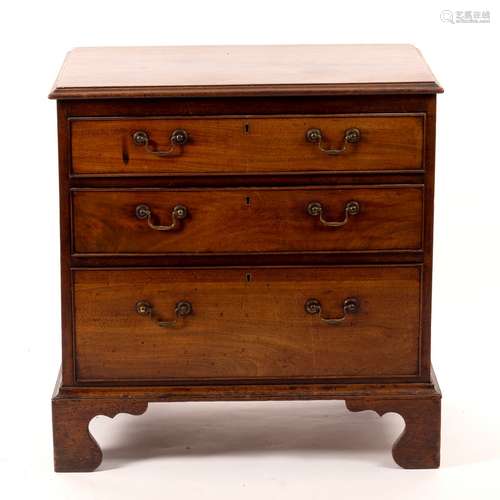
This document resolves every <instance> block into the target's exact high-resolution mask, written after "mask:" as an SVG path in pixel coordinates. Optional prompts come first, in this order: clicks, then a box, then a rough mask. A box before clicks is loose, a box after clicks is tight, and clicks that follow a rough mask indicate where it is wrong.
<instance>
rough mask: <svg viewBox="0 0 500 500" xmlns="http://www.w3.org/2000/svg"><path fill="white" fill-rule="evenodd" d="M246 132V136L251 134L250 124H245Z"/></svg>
mask: <svg viewBox="0 0 500 500" xmlns="http://www.w3.org/2000/svg"><path fill="white" fill-rule="evenodd" d="M244 130H245V134H246V135H248V134H249V133H250V124H249V123H248V122H247V123H245V127H244Z"/></svg>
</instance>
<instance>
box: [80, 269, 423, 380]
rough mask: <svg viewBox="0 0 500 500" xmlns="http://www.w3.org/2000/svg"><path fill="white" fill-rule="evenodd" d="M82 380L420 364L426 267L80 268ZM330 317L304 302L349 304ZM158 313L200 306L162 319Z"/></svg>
mask: <svg viewBox="0 0 500 500" xmlns="http://www.w3.org/2000/svg"><path fill="white" fill-rule="evenodd" d="M74 283H75V325H76V356H77V366H78V374H77V377H78V380H80V381H87V382H90V381H92V380H135V381H144V380H158V379H163V380H167V379H190V378H203V379H211V378H215V379H216V378H222V379H245V378H249V379H252V378H259V379H262V378H266V377H267V378H280V377H286V378H294V377H302V378H304V377H336V376H337V377H339V376H344V377H346V376H350V377H353V376H355V377H359V376H370V377H384V376H394V375H399V376H403V375H407V376H408V375H416V374H418V359H419V354H418V346H419V334H420V270H419V268H418V267H387V268H384V267H338V268H330V269H329V268H308V269H300V268H289V269H249V270H246V271H243V270H231V269H219V270H215V269H214V270H174V269H172V270H146V269H145V270H134V271H133V270H115V271H114V270H102V271H101V270H93V271H91V270H89V271H83V270H81V271H75V273H74ZM347 297H357V298H358V299H359V301H360V303H361V306H360V311H359V312H358V313H356V314H352V315H350V316H348V317H347V319H346V320H345V322H344V323H342V324H340V325H335V326H330V325H326V324H324V323H322V322H321V320H320V319H319V317H318V316H312V315H309V314H307V313H306V312H305V310H304V305H305V302H306V300H307V299H308V298H317V299H319V300H320V301H321V303H322V304H323V312H324V315H325V316H330V317H338V316H342V304H343V301H344V299H345V298H347ZM141 300H147V301H148V302H150V303H151V304H152V305H153V307H154V310H155V314H154V317H153V319H164V320H170V319H174V318H175V315H174V308H175V304H176V303H177V302H178V301H180V300H188V301H190V302H191V303H192V306H193V314H192V316H188V317H186V318H185V319H184V320H183V321H180V323H179V324H178V325H177V326H176V327H175V328H161V327H159V326H158V325H157V324H156V322H155V321H153V320H152V319H151V318H148V317H144V316H140V315H138V314H137V313H136V311H135V304H136V302H138V301H141Z"/></svg>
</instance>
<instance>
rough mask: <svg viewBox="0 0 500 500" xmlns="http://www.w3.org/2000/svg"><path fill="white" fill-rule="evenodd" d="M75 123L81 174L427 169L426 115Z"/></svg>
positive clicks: (75, 168) (75, 162) (76, 169)
mask: <svg viewBox="0 0 500 500" xmlns="http://www.w3.org/2000/svg"><path fill="white" fill-rule="evenodd" d="M70 123H71V149H72V172H73V174H75V175H96V174H97V175H98V174H108V175H113V174H114V175H144V174H162V175H163V174H174V175H182V174H203V173H206V174H230V173H235V174H242V173H271V172H274V173H276V172H284V173H286V172H315V171H317V172H330V171H331V172H334V171H356V172H359V171H379V170H390V171H394V170H421V169H423V165H422V163H423V156H422V151H423V128H424V115H422V114H418V115H350V116H324V115H322V116H300V117H238V118H235V117H230V118H225V117H204V118H158V119H151V118H147V119H146V118H144V119H141V118H134V119H121V118H115V119H109V118H108V119H72V120H71V122H70ZM176 131H177V132H176ZM179 131H180V133H179ZM309 131H313V132H309ZM318 131H319V132H318ZM174 132H176V133H174ZM183 132H185V133H186V135H183ZM308 132H309V133H308ZM320 137H321V139H320Z"/></svg>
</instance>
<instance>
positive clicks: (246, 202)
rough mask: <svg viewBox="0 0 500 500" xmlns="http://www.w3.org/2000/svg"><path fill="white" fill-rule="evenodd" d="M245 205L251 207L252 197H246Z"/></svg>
mask: <svg viewBox="0 0 500 500" xmlns="http://www.w3.org/2000/svg"><path fill="white" fill-rule="evenodd" d="M245 204H246V205H247V206H250V196H246V197H245Z"/></svg>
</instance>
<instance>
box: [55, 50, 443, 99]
mask: <svg viewBox="0 0 500 500" xmlns="http://www.w3.org/2000/svg"><path fill="white" fill-rule="evenodd" d="M387 90H389V91H391V92H393V93H411V92H414V93H415V92H417V93H428V92H433V93H436V92H442V89H441V87H440V86H439V84H438V83H437V81H436V78H435V77H434V75H433V74H432V72H431V71H430V69H429V67H428V66H427V64H426V62H425V61H424V59H423V58H422V56H421V54H420V52H419V51H418V50H417V49H416V48H415V47H413V46H411V45H288V46H287V45H275V46H265V45H261V46H251V45H250V46H208V47H207V46H205V47H196V46H183V47H182V46H177V47H96V48H91V47H84V48H77V49H74V50H72V51H71V52H70V53H69V54H68V55H67V57H66V60H65V62H64V65H63V67H62V69H61V71H60V73H59V76H58V78H57V80H56V82H55V84H54V86H53V89H52V92H51V94H50V97H51V98H57V99H60V98H72V99H75V98H83V97H84V98H89V97H100V98H103V97H108V98H109V97H131V96H136V97H151V96H159V97H161V96H170V95H189V96H200V95H234V94H235V93H237V94H238V95H240V96H241V95H245V94H250V95H255V94H256V93H258V94H266V95H283V94H290V93H292V94H295V95H300V94H308V95H314V94H315V93H316V92H318V93H328V94H335V92H350V93H356V92H357V93H359V92H377V93H380V92H384V91H387Z"/></svg>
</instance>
